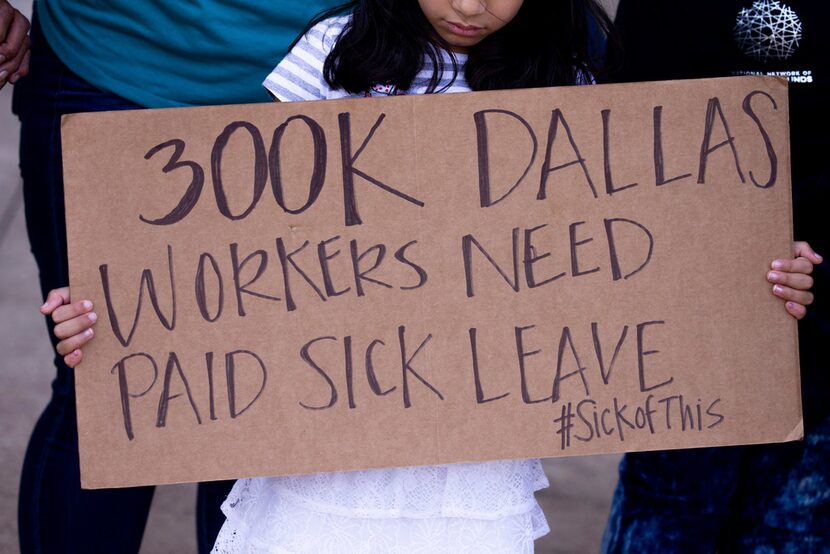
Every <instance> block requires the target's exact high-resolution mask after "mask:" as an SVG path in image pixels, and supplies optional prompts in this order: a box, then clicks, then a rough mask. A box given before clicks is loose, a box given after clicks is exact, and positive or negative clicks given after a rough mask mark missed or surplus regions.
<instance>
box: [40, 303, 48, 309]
mask: <svg viewBox="0 0 830 554" xmlns="http://www.w3.org/2000/svg"><path fill="white" fill-rule="evenodd" d="M48 305H49V302H44V303H43V306H41V307H40V309H41V310H42V309H43V308H45V307H46V306H48Z"/></svg>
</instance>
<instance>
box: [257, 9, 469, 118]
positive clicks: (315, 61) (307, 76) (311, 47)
mask: <svg viewBox="0 0 830 554" xmlns="http://www.w3.org/2000/svg"><path fill="white" fill-rule="evenodd" d="M350 19H351V16H350V15H344V16H339V17H332V18H330V19H326V20H323V21H321V22H320V23H318V24H317V25H315V26H314V27H312V28H311V29H309V31H308V32H307V33H306V34H305V35H304V36H303V38H301V39H300V41H299V42H298V43H297V44H296V45H295V46H294V48H293V49H292V50H291V52H289V53H288V55H287V56H286V57H285V58H283V60H282V61H281V62H280V63H279V65H277V67H275V68H274V70H273V71H272V72H271V73H270V74H269V75H268V77H266V78H265V81H264V82H263V83H262V84H263V86H265V88H266V89H268V91H270V92H271V94H273V95H274V96H275V97H276V98H277V99H279V100H280V101H282V102H294V101H299V100H330V99H335V98H357V97H363V96H394V95H400V94H424V93H425V92H426V91H427V86H428V84H429V81H430V78H431V77H432V68H433V65H432V62H431V61H430V59H429V57H427V56H425V58H424V66H423V67H422V68H421V70H420V71H419V72H418V74H417V76H416V77H415V80H414V81H413V82H412V86H411V87H410V88H409V89H408V90H405V91H401V90H398V89H397V88H396V87H395V86H394V85H391V84H385V83H378V84H376V85H374V86H372V87H371V88H370V90H367V91H365V93H363V94H352V93H350V92H347V91H345V90H343V89H333V88H331V86H330V85H329V84H328V83H327V82H326V79H325V77H324V76H323V64H324V63H325V61H326V56H328V55H329V52H331V50H332V48H333V47H334V44H335V43H336V42H337V38H338V37H339V36H340V34H341V33H342V32H343V29H344V28H345V27H346V25H347V24H348V22H349V20H350ZM440 54H441V57H442V59H443V62H444V67H443V72H442V74H441V78H440V80H439V84H438V87H437V88H436V90H437V91H441V92H468V91H469V90H470V87H469V86H467V82H466V81H465V80H464V63H465V62H466V61H467V56H466V55H465V54H457V53H453V54H450V53H449V52H447V51H445V50H440ZM452 56H454V57H455V60H456V63H457V65H458V74H457V75H456V76H455V79H453V65H452Z"/></svg>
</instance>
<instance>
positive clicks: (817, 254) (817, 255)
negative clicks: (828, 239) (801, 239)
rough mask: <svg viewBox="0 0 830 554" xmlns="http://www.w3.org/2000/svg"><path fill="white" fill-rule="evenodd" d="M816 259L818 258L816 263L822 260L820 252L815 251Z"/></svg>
mask: <svg viewBox="0 0 830 554" xmlns="http://www.w3.org/2000/svg"><path fill="white" fill-rule="evenodd" d="M816 259H817V260H818V263H821V262H823V261H824V257H823V256H822V255H821V254H819V253H818V252H816Z"/></svg>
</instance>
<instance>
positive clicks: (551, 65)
mask: <svg viewBox="0 0 830 554" xmlns="http://www.w3.org/2000/svg"><path fill="white" fill-rule="evenodd" d="M447 1H449V0H447ZM348 12H351V13H352V19H351V23H350V24H349V25H347V26H346V28H344V30H343V33H342V35H341V36H340V37H339V39H338V40H337V43H336V44H335V46H334V48H333V49H332V51H331V53H330V54H329V56H328V57H327V58H326V62H325V66H324V68H323V74H324V75H325V78H326V81H327V82H328V84H329V85H331V86H332V87H333V88H340V89H345V90H346V91H348V92H351V93H355V94H359V93H361V92H365V91H366V90H368V89H369V88H370V87H371V86H372V85H374V84H378V83H382V84H394V85H396V86H397V87H398V88H400V89H402V90H406V89H409V88H410V87H411V85H412V82H413V80H414V79H415V76H416V75H417V74H418V71H419V70H420V69H421V68H422V67H423V65H424V57H425V56H426V57H427V58H428V59H429V60H430V61H431V62H432V64H431V65H432V68H433V72H432V78H431V79H430V82H429V85H428V86H427V92H440V90H437V89H438V85H439V81H440V79H441V75H442V74H443V72H444V70H445V69H446V68H445V64H444V62H443V59H444V58H443V57H442V55H441V53H440V52H439V50H438V48H444V49H446V50H449V45H448V44H446V42H445V41H444V40H442V39H441V37H440V36H439V35H438V34H437V33H436V32H435V30H434V29H433V28H432V25H431V24H430V23H429V21H428V20H427V18H426V16H424V14H423V12H422V11H421V8H420V6H419V4H418V0H354V1H352V2H347V3H345V4H342V5H340V6H337V7H334V8H331V9H329V10H326V11H324V12H322V13H320V14H319V15H317V16H316V17H315V18H314V19H313V20H312V21H311V23H309V25H308V27H307V28H306V31H307V30H308V29H310V28H311V27H313V26H314V25H315V24H317V23H319V22H320V21H322V20H324V19H326V18H329V17H332V16H335V15H338V14H343V13H348ZM603 35H604V36H606V37H609V39H610V40H614V35H613V31H612V24H611V21H610V19H609V18H608V16H607V15H606V13H605V11H604V10H603V9H602V8H601V7H600V6H599V4H598V3H597V1H596V0H524V3H523V4H522V7H521V8H520V9H519V12H518V13H517V14H516V16H515V17H514V18H513V20H512V21H510V23H508V24H507V25H505V26H504V27H503V28H502V29H500V30H499V31H497V32H495V33H493V34H492V35H490V36H488V37H487V38H485V39H484V40H482V41H481V42H480V43H478V44H477V45H475V46H473V47H472V48H470V50H469V56H468V58H467V64H466V66H465V68H464V74H465V77H466V80H467V84H468V85H469V86H470V88H471V89H472V90H498V89H510V88H529V87H543V86H554V85H574V84H578V83H580V82H584V81H585V80H586V76H594V77H596V76H598V75H600V74H601V72H602V67H601V53H600V50H601V48H597V43H598V42H600V43H601V40H602V38H603ZM297 40H299V38H298V39H297ZM296 42H297V41H295V43H296ZM452 64H453V71H454V73H455V74H457V71H458V65H457V64H456V62H455V59H454V57H453V62H452ZM587 79H590V77H587Z"/></svg>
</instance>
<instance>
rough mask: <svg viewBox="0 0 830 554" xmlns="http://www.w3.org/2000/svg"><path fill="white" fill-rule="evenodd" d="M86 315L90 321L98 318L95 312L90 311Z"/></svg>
mask: <svg viewBox="0 0 830 554" xmlns="http://www.w3.org/2000/svg"><path fill="white" fill-rule="evenodd" d="M87 317H88V318H89V320H90V321H96V320H97V319H98V314H96V313H95V312H90V313H89V314H87Z"/></svg>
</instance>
